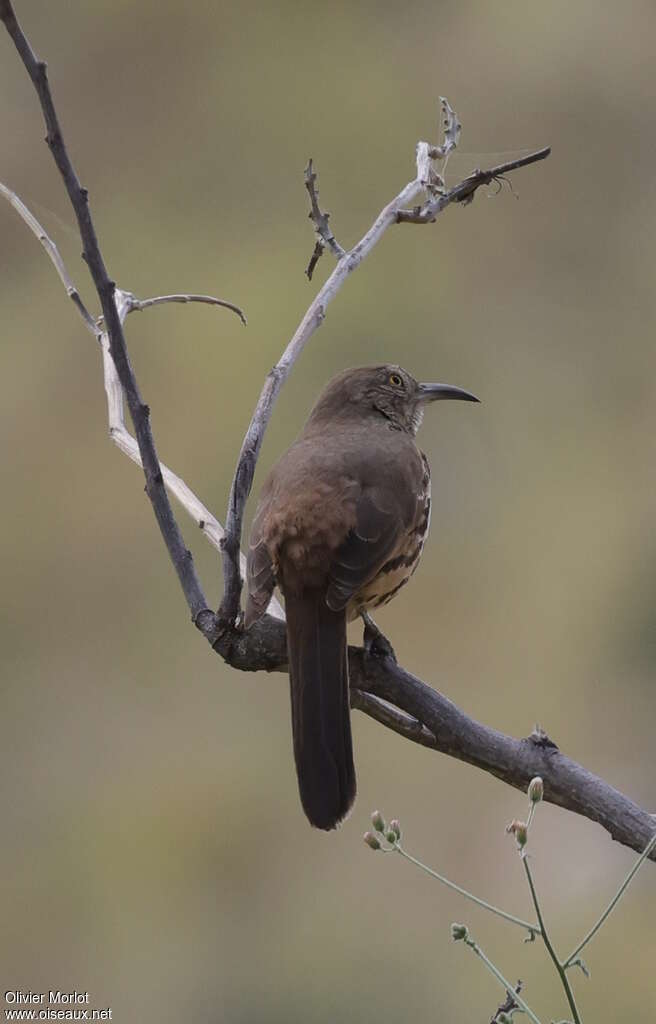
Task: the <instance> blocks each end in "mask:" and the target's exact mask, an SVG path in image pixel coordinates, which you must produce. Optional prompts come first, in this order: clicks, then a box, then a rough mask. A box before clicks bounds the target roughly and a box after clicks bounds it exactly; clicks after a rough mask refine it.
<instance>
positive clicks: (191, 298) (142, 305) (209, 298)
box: [132, 294, 247, 327]
mask: <svg viewBox="0 0 656 1024" xmlns="http://www.w3.org/2000/svg"><path fill="white" fill-rule="evenodd" d="M164 302H205V303H207V304H208V305H210V306H223V307H224V308H225V309H231V310H232V312H233V313H236V314H237V316H238V317H239V319H240V320H241V322H242V323H243V325H244V327H246V324H247V320H246V315H245V314H244V312H243V310H242V309H240V308H239V306H236V305H235V304H234V302H227V301H226V300H225V299H217V298H216V296H215V295H194V294H191V295H186V294H180V295H177V294H176V295H156V296H155V297H154V298H152V299H137V298H135V297H134V296H132V309H135V310H139V311H141V310H142V309H148V308H149V306H160V305H162V303H164Z"/></svg>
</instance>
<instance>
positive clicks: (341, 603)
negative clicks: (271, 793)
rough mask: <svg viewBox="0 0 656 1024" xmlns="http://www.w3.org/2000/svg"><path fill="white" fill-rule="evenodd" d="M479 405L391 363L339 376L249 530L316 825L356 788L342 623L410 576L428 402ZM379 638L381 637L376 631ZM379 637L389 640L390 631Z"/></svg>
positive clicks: (421, 510)
mask: <svg viewBox="0 0 656 1024" xmlns="http://www.w3.org/2000/svg"><path fill="white" fill-rule="evenodd" d="M444 399H458V400H461V401H466V402H478V401H479V399H478V398H476V396H475V395H473V394H471V393H470V392H469V391H464V390H462V389H461V388H458V387H454V386H452V385H449V384H422V383H419V382H418V381H417V380H415V378H414V377H413V376H412V375H411V374H410V373H408V371H407V370H404V369H403V368H402V367H401V366H397V365H395V364H383V365H377V366H362V367H355V368H351V369H347V370H344V371H342V372H341V373H339V374H337V376H335V377H333V378H332V380H330V381H329V382H328V384H327V385H326V386H325V388H324V389H323V391H322V392H321V394H320V395H319V397H318V399H317V400H316V402H315V404H314V406H313V408H312V410H311V412H310V415H309V418H308V420H307V422H306V424H305V426H304V427H303V430H302V432H301V434H300V435H299V437H298V438H297V439H296V441H294V442H293V444H292V445H291V446H290V447H289V448H288V449H287V451H286V452H285V453H284V454H283V455H282V457H281V458H280V459H279V460H278V462H277V463H276V464H275V465H274V467H273V469H272V470H271V471H270V473H269V475H268V476H267V478H266V480H265V482H264V484H263V486H262V489H261V492H260V496H259V501H258V504H257V507H256V512H255V516H254V518H253V523H252V527H251V532H250V537H249V544H248V553H247V567H246V583H247V600H246V608H245V613H244V628H245V629H249V628H250V626H252V624H253V623H254V622H256V621H257V620H258V619H259V618H260V617H261V616H262V615H264V613H265V612H266V609H267V606H268V604H269V601H270V599H271V596H272V594H273V590H274V588H275V586H276V585H277V586H278V587H279V588H280V590H281V592H282V595H283V597H284V600H285V616H286V629H287V652H288V663H289V678H290V693H291V712H292V716H291V717H292V738H293V748H294V759H295V763H296V774H297V778H298V788H299V793H300V798H301V804H302V806H303V809H304V811H305V814H306V816H307V818H308V820H309V821H310V824H311V825H313V826H314V827H315V828H318V829H324V830H326V831H328V830H331V829H333V828H336V827H337V825H338V824H339V823H340V822H341V821H342V820H343V819H344V818H345V817H346V815H347V814H348V812H349V811H350V809H351V807H352V805H353V802H354V800H355V795H356V775H355V767H354V762H353V744H352V737H351V722H350V703H349V678H348V659H347V642H346V626H347V622H350V621H351V620H353V619H356V618H357V617H359V616H361V617H362V618H363V619H364V621H365V624H368V625H369V626H370V627H373V628H375V624H374V623H373V620H371V619H370V618H369V611H370V609H374V608H379V607H381V606H382V605H384V604H387V602H388V601H390V600H391V599H392V598H393V597H394V596H395V595H396V594H397V593H398V592H399V591H400V590H401V588H402V587H404V586H405V584H406V583H407V582H408V580H409V579H410V577H411V576H412V574H413V573H414V571H415V569H416V568H417V565H418V564H419V559H420V557H421V554H422V550H423V547H424V542H425V540H426V536H427V533H428V528H429V524H430V514H431V473H430V466H429V463H428V459H427V458H426V455H425V454H424V453H423V452H422V451H421V450H420V449H419V447H418V446H417V444H416V442H415V435H416V434H417V431H418V429H419V427H420V425H421V422H422V420H423V414H424V409H425V406H426V405H427V404H428V403H430V402H434V401H437V400H444ZM381 636H382V634H381ZM383 639H384V638H383Z"/></svg>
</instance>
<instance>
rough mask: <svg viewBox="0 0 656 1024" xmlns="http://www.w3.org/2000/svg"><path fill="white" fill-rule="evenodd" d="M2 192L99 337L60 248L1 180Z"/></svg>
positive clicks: (87, 324)
mask: <svg viewBox="0 0 656 1024" xmlns="http://www.w3.org/2000/svg"><path fill="white" fill-rule="evenodd" d="M0 193H1V194H2V195H3V196H4V197H5V199H7V200H8V201H9V202H10V203H11V205H12V206H13V208H14V209H15V210H16V212H17V213H18V214H19V216H20V217H22V218H23V220H24V221H25V223H26V224H27V226H28V228H29V229H30V231H32V232H33V233H34V234H35V235H36V237H37V238H38V240H39V241H40V243H41V245H42V246H43V248H44V249H45V251H46V252H47V253H48V256H49V257H50V260H51V262H52V264H53V266H54V268H55V270H56V271H57V273H58V274H59V278H60V280H61V283H62V284H63V286H64V288H65V289H66V294H67V295H68V297H69V299H71V300H72V302H73V303H74V305H75V308H76V309H77V311H78V313H79V314H80V316H81V317H82V319H83V321H84V323H85V326H86V327H87V328H88V329H89V330H90V331H91V333H92V334H93V335H94V337H96V338H97V337H98V334H99V331H98V327H97V326H96V322H95V320H94V319H93V317H92V316H91V313H90V312H89V310H88V309H87V307H86V306H85V305H84V303H83V302H82V299H81V298H80V293H79V292H78V290H77V288H76V287H75V285H74V284H73V281H72V280H71V278H70V276H69V273H68V271H67V269H66V266H65V264H64V261H63V259H62V258H61V254H60V252H59V249H58V248H57V246H56V245H55V243H54V242H53V240H52V239H51V238H50V236H49V235H48V234H47V233H46V232H45V231H44V229H43V228H42V227H41V225H40V224H39V222H38V220H37V219H36V217H35V216H34V214H33V213H31V211H30V210H28V208H27V206H26V205H25V203H24V202H23V201H22V200H21V199H19V198H18V196H17V195H16V193H15V192H13V191H12V190H11V189H10V188H7V186H6V185H3V184H2V183H1V182H0Z"/></svg>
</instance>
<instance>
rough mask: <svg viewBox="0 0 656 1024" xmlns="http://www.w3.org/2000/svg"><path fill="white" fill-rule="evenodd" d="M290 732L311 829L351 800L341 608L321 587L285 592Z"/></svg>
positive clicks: (330, 820)
mask: <svg viewBox="0 0 656 1024" xmlns="http://www.w3.org/2000/svg"><path fill="white" fill-rule="evenodd" d="M285 611H286V615H287V647H288V653H289V679H290V683H291V698H292V734H293V738H294V759H295V761H296V774H297V776H298V788H299V791H300V794H301V803H302V804H303V809H304V811H305V813H306V815H307V817H308V819H309V821H310V823H311V824H312V825H314V826H315V827H316V828H323V829H331V828H335V826H336V825H338V824H339V822H340V821H341V820H342V818H344V816H345V815H346V814H347V812H348V811H349V809H350V807H351V805H352V804H353V801H354V799H355V789H356V784H355V767H354V765H353V746H352V743H351V715H350V708H349V681H348V661H347V651H346V613H345V612H344V611H339V612H334V611H332V610H331V609H330V608H329V607H328V605H327V604H326V601H325V595H324V594H322V593H321V592H320V591H305V592H304V594H303V596H302V597H294V596H291V595H290V596H286V599H285Z"/></svg>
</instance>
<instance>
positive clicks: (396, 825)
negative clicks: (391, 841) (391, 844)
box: [390, 818, 401, 839]
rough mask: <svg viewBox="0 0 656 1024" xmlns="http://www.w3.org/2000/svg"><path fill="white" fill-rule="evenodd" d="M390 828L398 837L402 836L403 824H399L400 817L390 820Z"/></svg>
mask: <svg viewBox="0 0 656 1024" xmlns="http://www.w3.org/2000/svg"><path fill="white" fill-rule="evenodd" d="M390 828H391V830H392V832H396V838H397V839H400V838H401V826H400V825H399V821H398V818H393V819H392V820H391V821H390Z"/></svg>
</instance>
